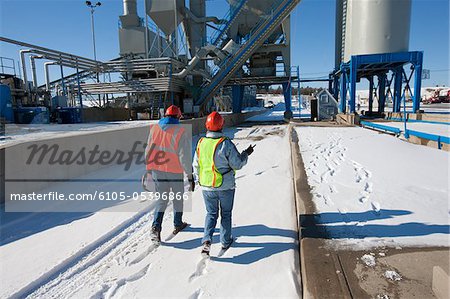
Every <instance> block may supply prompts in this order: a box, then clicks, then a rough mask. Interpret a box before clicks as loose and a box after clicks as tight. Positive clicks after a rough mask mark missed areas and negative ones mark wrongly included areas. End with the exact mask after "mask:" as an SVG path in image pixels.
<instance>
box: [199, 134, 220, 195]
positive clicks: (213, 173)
mask: <svg viewBox="0 0 450 299" xmlns="http://www.w3.org/2000/svg"><path fill="white" fill-rule="evenodd" d="M225 139H227V137H222V138H208V137H203V138H201V139H200V140H199V141H198V144H197V150H196V152H197V158H198V165H199V167H200V169H199V172H198V176H199V183H200V186H204V187H214V188H216V187H220V186H222V174H221V173H220V172H219V171H218V170H217V168H216V165H215V164H214V155H215V153H216V149H217V147H218V146H219V144H221V143H222V142H223V141H224V140H225Z"/></svg>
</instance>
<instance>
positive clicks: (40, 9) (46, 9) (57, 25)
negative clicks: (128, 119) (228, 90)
mask: <svg viewBox="0 0 450 299" xmlns="http://www.w3.org/2000/svg"><path fill="white" fill-rule="evenodd" d="M84 2H85V1H84V0H77V1H74V0H54V1H46V0H29V1H22V0H0V19H1V21H0V35H1V36H5V37H8V38H12V39H17V40H21V41H25V42H29V43H32V44H38V45H41V46H44V47H48V48H52V49H56V50H61V51H66V52H70V53H73V54H77V55H80V56H86V57H92V56H93V54H92V41H91V31H90V14H89V10H88V8H87V7H86V5H85V4H84ZM101 2H102V6H101V7H100V8H98V9H97V11H96V13H95V21H96V24H95V25H96V26H95V29H96V41H97V57H98V59H99V60H109V59H112V58H115V57H117V56H118V52H119V45H118V33H117V31H118V16H119V15H121V14H122V1H121V0H103V1H101ZM138 3H139V11H140V16H141V17H142V16H143V1H142V0H138ZM207 5H208V12H209V13H211V14H216V15H217V16H219V17H221V16H223V15H224V14H225V13H226V9H227V7H226V3H225V0H208V1H207ZM334 10H335V1H334V0H303V1H302V2H301V3H300V4H299V5H298V7H297V8H296V9H295V11H294V12H293V14H292V36H293V37H292V64H293V65H299V66H300V69H301V72H302V74H303V77H319V76H324V75H326V74H327V73H328V72H329V71H330V70H332V69H333V67H334V32H335V24H334V22H335V21H334V15H335V12H334ZM448 19H449V1H448V0H413V11H412V23H411V37H410V50H411V51H413V50H420V51H424V53H425V56H424V68H426V69H430V70H431V79H430V80H427V81H425V82H424V86H434V85H436V84H439V85H442V84H445V85H447V86H448V85H450V79H449V71H448V69H449V68H450V67H449V20H448ZM19 49H20V48H19V47H17V46H11V45H5V44H4V43H1V44H0V56H4V57H10V58H14V59H15V60H18V50H19ZM41 69H42V67H40V66H39V65H38V77H39V78H38V79H39V82H43V76H42V70H41ZM69 72H70V71H67V73H69Z"/></svg>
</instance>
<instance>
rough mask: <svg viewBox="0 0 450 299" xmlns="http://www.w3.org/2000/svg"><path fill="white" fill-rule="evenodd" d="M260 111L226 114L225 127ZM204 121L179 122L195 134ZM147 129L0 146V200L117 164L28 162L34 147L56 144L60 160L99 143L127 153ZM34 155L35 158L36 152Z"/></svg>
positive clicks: (144, 136) (104, 148) (202, 129)
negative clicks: (11, 194) (190, 128)
mask: <svg viewBox="0 0 450 299" xmlns="http://www.w3.org/2000/svg"><path fill="white" fill-rule="evenodd" d="M263 112H264V111H251V112H247V113H241V114H225V115H223V116H224V119H225V126H226V127H230V126H235V125H237V124H239V123H242V122H244V121H245V120H246V119H247V118H249V117H252V116H254V115H257V114H260V113H263ZM205 120H206V118H205V117H203V118H197V119H188V120H184V121H182V123H183V124H189V125H191V126H192V134H193V135H198V134H201V133H204V132H205V131H206V128H205V125H204V124H205ZM149 124H150V123H149ZM148 130H149V126H147V125H145V126H142V127H135V128H125V129H117V130H114V131H103V132H87V133H86V134H80V135H76V136H70V137H56V138H51V139H47V140H40V141H28V142H23V143H19V144H13V145H11V146H6V147H4V148H2V149H0V162H1V165H0V166H1V169H0V180H1V181H0V187H1V190H0V196H1V198H0V200H1V202H2V203H3V202H5V198H8V197H9V194H10V193H11V190H20V193H24V194H26V193H31V192H35V191H39V190H42V189H44V188H46V187H49V186H50V185H52V184H54V183H55V181H56V180H69V179H74V178H77V177H80V176H83V175H86V174H89V173H92V172H94V171H97V170H100V169H102V168H106V167H110V166H112V165H117V164H116V163H115V162H114V163H113V164H105V165H102V164H99V163H91V164H89V163H80V164H81V165H73V164H75V163H72V165H70V166H68V165H60V164H58V163H55V164H53V165H50V164H49V163H42V164H41V165H37V163H31V164H27V161H28V160H29V158H30V153H31V150H32V149H33V147H34V148H37V147H39V146H48V147H51V146H53V145H56V146H57V147H58V153H60V154H59V155H58V157H60V156H63V158H62V159H63V160H64V159H69V158H68V155H69V152H68V151H71V152H73V153H79V152H81V151H83V150H84V152H89V150H92V149H94V148H95V147H96V146H99V150H100V151H109V152H112V153H116V152H118V151H121V152H123V153H129V152H131V151H132V149H133V145H134V144H135V143H136V142H140V144H138V145H137V148H138V149H139V150H142V151H143V149H144V148H143V145H144V144H145V143H146V141H147V137H148ZM64 151H67V152H66V156H64ZM35 157H38V155H36V156H35ZM35 161H37V160H36V159H33V162H35ZM5 180H6V182H7V185H8V186H9V187H8V188H6V185H5ZM24 180H26V181H24ZM8 189H9V190H10V191H8ZM13 193H15V192H13Z"/></svg>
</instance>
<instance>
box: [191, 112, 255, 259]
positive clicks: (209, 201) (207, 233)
mask: <svg viewBox="0 0 450 299" xmlns="http://www.w3.org/2000/svg"><path fill="white" fill-rule="evenodd" d="M223 124H224V119H223V118H222V116H221V115H220V114H219V113H217V112H213V113H211V114H210V115H208V117H207V119H206V129H207V130H208V131H207V133H206V137H203V138H201V139H200V140H199V141H198V144H197V148H196V152H195V155H194V162H193V169H194V179H195V181H196V183H198V184H199V185H200V186H201V187H202V193H203V198H204V201H205V207H206V212H207V213H206V219H205V230H204V236H203V239H202V245H203V246H202V253H203V254H207V255H209V251H210V248H211V241H212V236H213V233H214V229H215V227H216V224H217V219H218V217H219V212H220V217H221V220H220V223H221V226H220V242H221V243H222V250H227V249H228V248H229V247H230V246H231V244H232V243H233V237H232V235H231V213H232V210H233V202H234V193H235V187H236V184H235V171H236V170H239V169H241V168H242V167H244V165H245V164H247V160H248V156H249V155H251V154H252V152H253V147H252V146H249V147H248V148H247V149H246V150H245V151H243V152H242V153H239V151H238V150H237V148H236V146H235V145H234V144H233V142H232V141H231V140H230V139H229V138H228V137H226V136H225V135H224V134H223V132H222V128H223Z"/></svg>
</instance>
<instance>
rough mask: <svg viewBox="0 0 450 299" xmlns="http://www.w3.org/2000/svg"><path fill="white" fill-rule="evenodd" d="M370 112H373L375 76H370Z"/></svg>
mask: <svg viewBox="0 0 450 299" xmlns="http://www.w3.org/2000/svg"><path fill="white" fill-rule="evenodd" d="M368 80H369V113H370V114H372V112H373V77H372V76H371V77H369V78H368Z"/></svg>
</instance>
